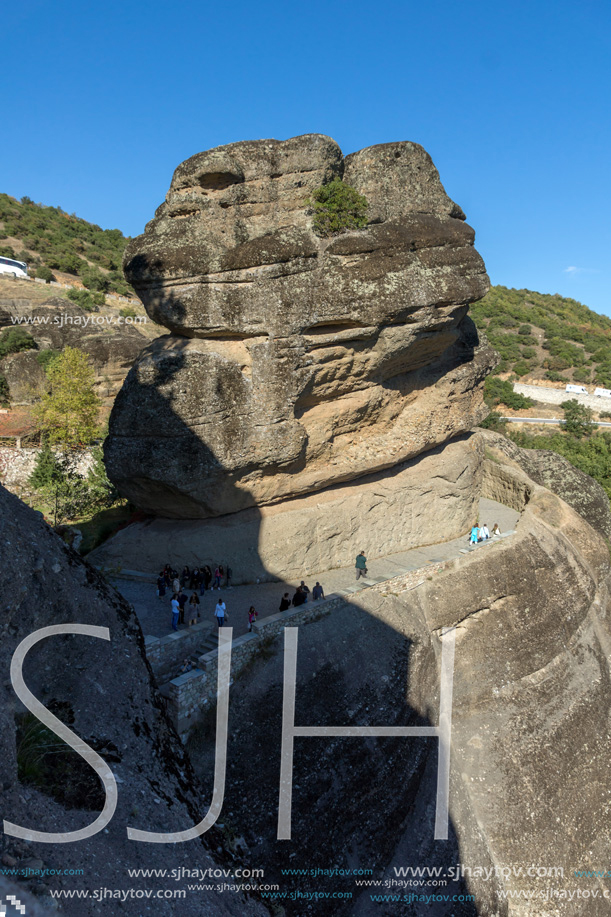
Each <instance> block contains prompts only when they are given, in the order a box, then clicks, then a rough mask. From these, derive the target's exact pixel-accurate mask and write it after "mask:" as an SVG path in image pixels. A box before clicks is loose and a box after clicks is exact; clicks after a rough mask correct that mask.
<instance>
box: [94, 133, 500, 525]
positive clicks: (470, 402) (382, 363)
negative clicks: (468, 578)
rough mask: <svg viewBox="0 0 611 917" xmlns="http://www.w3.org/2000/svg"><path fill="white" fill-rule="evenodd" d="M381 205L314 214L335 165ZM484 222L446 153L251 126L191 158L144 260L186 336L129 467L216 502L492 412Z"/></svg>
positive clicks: (148, 396) (416, 447) (284, 490)
mask: <svg viewBox="0 0 611 917" xmlns="http://www.w3.org/2000/svg"><path fill="white" fill-rule="evenodd" d="M337 177H343V179H344V181H345V182H346V183H347V184H349V185H351V186H353V187H354V188H356V189H357V190H358V191H359V192H361V193H363V194H364V195H365V196H366V198H367V200H368V202H369V210H368V217H369V224H368V225H367V226H366V227H365V228H364V229H361V230H354V231H350V232H345V233H343V234H341V235H338V236H336V237H334V238H326V239H323V238H320V237H319V236H318V235H317V234H316V233H315V232H314V230H313V225H312V212H311V209H310V208H309V207H308V203H307V201H308V198H309V196H310V195H311V194H312V192H313V191H314V190H315V189H316V188H318V187H319V186H321V185H322V184H324V183H327V182H328V181H329V180H331V179H333V178H337ZM473 238H474V234H473V230H472V229H471V228H470V227H469V226H467V224H466V223H465V222H464V214H463V213H462V211H461V210H460V208H459V207H458V206H457V205H456V204H454V203H453V202H452V201H451V200H450V198H449V197H448V196H447V195H446V193H445V191H444V189H443V186H442V185H441V182H440V181H439V176H438V174H437V171H436V169H435V167H434V165H433V163H432V162H431V159H430V157H429V156H428V154H427V153H426V152H425V151H424V150H423V149H422V148H421V147H420V146H418V145H417V144H413V143H407V142H406V143H391V144H384V145H381V146H377V147H371V148H369V149H366V150H361V151H360V152H358V153H355V154H353V155H351V156H348V157H346V158H345V159H344V158H343V157H342V153H341V151H340V149H339V147H338V146H337V144H336V143H335V142H334V141H333V140H331V139H330V138H329V137H325V136H322V135H318V134H309V135H305V136H302V137H295V138H293V139H291V140H287V141H284V142H279V141H275V140H261V141H253V142H244V143H235V144H231V145H229V146H224V147H218V148H217V149H213V150H209V151H208V152H205V153H200V154H198V155H196V156H193V157H192V158H191V159H188V160H187V161H186V162H184V163H182V164H181V165H180V166H179V167H178V168H177V169H176V172H175V173H174V177H173V179H172V183H171V186H170V190H169V193H168V195H167V198H166V202H165V203H163V204H162V205H161V206H160V207H159V209H158V210H157V212H156V215H155V218H154V219H153V220H152V221H151V222H150V223H149V224H148V225H147V227H146V230H145V233H144V235H142V236H139V237H138V238H137V239H135V240H133V241H132V242H131V243H130V245H129V246H128V249H127V251H126V254H125V262H124V267H125V273H126V276H127V278H128V279H129V281H130V282H131V283H132V284H133V286H134V288H135V289H136V290H137V292H138V295H139V296H140V298H141V299H142V301H143V303H144V305H145V307H146V309H147V312H148V314H149V315H150V316H151V318H153V319H154V321H156V322H158V323H160V324H162V325H165V326H166V327H167V328H168V329H169V330H170V332H171V334H170V335H168V336H166V337H162V338H159V339H157V341H155V342H154V343H153V344H151V345H150V346H149V347H148V348H147V349H146V350H145V351H144V353H143V354H142V356H141V358H140V360H139V362H138V363H137V365H136V366H135V367H134V368H133V369H132V371H131V372H130V374H129V376H128V378H127V380H126V382H125V385H124V387H123V389H122V391H121V392H120V394H119V396H118V399H117V401H116V404H115V408H114V410H113V414H112V417H111V423H110V437H109V439H108V440H107V445H106V462H107V468H108V473H109V475H110V477H111V478H112V479H113V480H114V481H115V482H116V484H117V485H118V487H119V488H120V490H121V491H122V492H123V493H124V494H125V495H126V496H129V497H130V499H132V500H133V501H134V502H135V503H137V504H138V505H139V506H140V507H142V508H144V509H146V510H149V511H151V512H154V513H156V514H158V515H161V516H167V517H182V518H200V519H202V518H209V517H213V516H218V515H223V514H226V513H233V512H236V511H237V510H241V509H244V508H246V507H249V506H254V505H257V506H262V505H265V504H270V503H274V502H277V501H279V500H283V499H286V498H292V497H296V496H299V495H303V494H311V493H312V492H317V491H320V490H321V489H323V488H325V487H328V486H329V485H331V484H338V483H340V482H347V481H354V480H355V479H359V478H361V477H362V476H364V475H369V474H371V473H372V472H379V471H382V470H383V469H388V468H392V467H394V466H398V465H400V464H401V463H404V462H405V461H406V460H408V459H410V458H412V457H414V456H416V455H419V454H420V453H422V452H424V451H426V450H429V449H432V448H434V447H435V446H437V445H439V444H442V443H445V442H447V441H448V440H449V439H451V438H452V437H453V436H456V435H457V434H459V433H462V432H464V431H466V430H469V429H471V428H472V427H473V426H474V425H475V424H476V423H477V422H478V421H479V420H480V419H481V418H482V417H483V416H484V414H485V408H484V406H483V404H482V400H481V385H480V383H481V382H482V381H483V378H484V376H485V375H486V372H487V371H488V369H489V367H490V365H491V362H492V359H493V357H492V355H491V352H490V351H489V349H488V348H486V347H481V346H479V342H478V338H477V333H476V332H475V329H474V326H473V324H472V322H471V321H470V319H469V318H468V316H467V308H468V304H469V303H470V302H473V301H475V300H477V299H480V298H481V297H482V296H483V294H484V293H485V292H486V290H487V288H488V278H487V275H486V273H485V268H484V264H483V262H482V260H481V258H480V256H479V255H478V254H477V252H476V251H475V249H474V248H473Z"/></svg>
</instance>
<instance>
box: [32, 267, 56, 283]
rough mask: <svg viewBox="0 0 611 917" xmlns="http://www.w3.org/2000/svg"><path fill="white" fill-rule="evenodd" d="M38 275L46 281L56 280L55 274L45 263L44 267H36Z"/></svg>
mask: <svg viewBox="0 0 611 917" xmlns="http://www.w3.org/2000/svg"><path fill="white" fill-rule="evenodd" d="M36 276H37V277H40V278H41V280H44V281H46V283H50V282H51V281H52V280H55V274H54V273H53V271H52V270H51V268H50V267H47V266H46V264H43V266H42V267H37V268H36Z"/></svg>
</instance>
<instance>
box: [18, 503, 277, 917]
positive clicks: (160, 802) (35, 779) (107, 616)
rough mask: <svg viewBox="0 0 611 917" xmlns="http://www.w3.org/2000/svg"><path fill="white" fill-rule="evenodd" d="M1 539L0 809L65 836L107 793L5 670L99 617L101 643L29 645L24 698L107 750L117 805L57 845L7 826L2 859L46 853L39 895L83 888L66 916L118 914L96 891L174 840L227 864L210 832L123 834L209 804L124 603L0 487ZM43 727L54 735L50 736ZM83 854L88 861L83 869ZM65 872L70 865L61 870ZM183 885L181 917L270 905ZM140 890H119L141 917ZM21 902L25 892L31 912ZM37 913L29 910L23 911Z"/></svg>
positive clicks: (142, 883) (126, 906)
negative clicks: (34, 712) (150, 836)
mask: <svg viewBox="0 0 611 917" xmlns="http://www.w3.org/2000/svg"><path fill="white" fill-rule="evenodd" d="M0 545H1V551H2V564H1V565H0V595H2V616H1V620H0V673H1V679H0V680H1V688H0V691H1V692H2V700H1V702H0V761H1V762H2V764H1V767H0V811H1V812H2V813H3V817H4V818H5V819H7V820H9V821H11V822H13V823H14V824H16V825H19V826H23V827H24V828H26V829H28V828H29V829H34V830H37V831H45V832H59V833H65V832H69V831H75V830H77V829H78V828H84V827H85V826H87V825H89V824H91V823H92V822H93V821H95V819H96V817H97V816H98V814H99V812H100V811H101V808H102V805H103V803H104V797H105V794H104V791H103V789H102V785H101V783H100V781H99V778H98V777H97V775H96V774H95V772H94V771H93V770H92V769H91V767H90V766H89V765H88V764H85V762H84V761H82V759H81V758H79V757H78V755H77V754H76V753H75V752H72V751H70V750H65V751H62V750H61V743H60V742H59V740H57V739H56V738H55V737H50V736H49V734H48V733H47V734H45V733H44V732H42V733H41V732H40V725H35V724H36V722H37V721H35V720H34V721H33V717H32V716H31V715H30V714H28V713H27V712H26V710H25V708H24V707H23V706H22V704H21V703H20V701H19V700H18V698H17V696H16V693H15V691H14V689H13V684H12V682H11V680H10V678H9V674H10V666H11V660H12V658H13V655H14V653H15V650H16V648H17V646H18V645H19V644H20V643H21V641H22V640H24V639H25V638H26V637H28V636H30V635H31V634H33V633H34V632H35V631H38V630H39V629H41V628H44V627H47V626H49V625H61V624H70V625H73V624H74V623H75V622H76V623H77V624H84V625H90V626H96V627H102V628H108V631H109V639H108V640H105V639H100V638H97V637H93V636H88V635H75V636H72V635H53V636H49V637H47V638H45V639H43V640H42V641H40V642H39V643H37V644H36V645H35V646H33V647H32V648H31V649H30V650H29V652H28V653H27V655H26V657H25V662H24V667H23V675H24V679H25V683H26V685H27V687H28V689H29V690H30V691H31V692H32V693H33V694H34V696H35V697H36V698H38V699H39V700H40V701H41V702H42V703H43V704H44V705H45V706H46V707H47V708H48V709H50V710H51V711H52V712H54V714H55V715H56V716H57V717H58V718H59V719H60V720H61V721H62V722H64V723H65V724H66V725H68V726H69V727H70V728H71V729H72V731H73V732H74V733H76V734H77V735H78V736H79V737H80V738H82V739H83V740H84V741H85V742H86V743H87V744H88V745H89V746H90V747H92V748H93V749H94V750H95V751H97V753H98V754H99V755H100V756H102V757H103V758H104V760H105V761H106V762H107V764H108V765H109V767H110V768H111V770H112V771H113V774H114V775H115V778H116V780H117V784H118V803H117V809H116V812H115V814H114V816H113V818H112V820H111V822H110V823H109V824H108V826H107V828H105V829H104V830H101V831H99V833H97V834H94V835H93V836H92V837H89V838H86V839H84V840H81V841H73V842H71V843H58V844H52V843H45V842H34V841H31V840H27V839H21V838H16V837H14V836H10V835H8V834H6V833H4V834H3V835H2V838H3V842H2V852H3V857H5V860H4V865H6V864H7V863H9V864H10V863H13V862H15V861H16V865H17V866H18V867H19V866H25V865H27V864H28V862H29V864H30V866H31V865H32V858H34V859H38V860H40V861H42V862H41V863H40V865H39V867H37V868H40V867H41V866H42V864H43V863H44V866H45V868H47V870H48V872H47V873H46V874H45V877H44V880H43V883H42V887H40V888H37V889H36V892H37V894H41V895H42V897H43V898H46V899H47V900H48V889H49V888H50V889H53V890H58V889H60V888H63V889H66V890H71V891H73V892H74V891H76V892H77V893H79V894H82V895H83V898H82V899H81V898H79V899H78V901H77V903H75V902H74V901H73V902H71V903H70V902H69V901H66V902H65V908H66V913H68V914H73V915H74V917H93V915H97V914H99V913H101V912H102V911H103V912H104V913H105V914H106V913H108V914H114V913H117V910H116V908H117V902H116V901H108V902H106V901H96V900H95V899H94V897H93V894H92V891H93V890H94V889H97V888H101V887H102V888H103V887H106V888H108V889H117V888H122V887H124V886H125V882H126V869H127V867H128V866H129V867H134V868H135V869H138V868H145V869H147V868H148V869H150V868H153V869H155V868H159V869H160V870H163V869H165V868H166V867H167V866H168V850H169V849H170V848H173V853H172V855H173V856H174V857H178V858H179V859H178V861H180V858H181V856H182V855H186V853H185V851H186V850H187V849H188V851H189V854H188V855H189V856H190V857H191V858H192V859H194V861H195V862H196V863H197V864H198V865H201V866H204V865H205V866H209V867H211V868H214V867H215V866H216V864H217V861H216V860H215V859H213V857H212V856H211V854H210V844H211V843H214V847H215V849H216V848H218V851H220V853H219V854H218V858H219V859H220V860H221V861H222V862H223V865H224V866H227V865H228V864H229V863H231V861H232V856H233V855H232V854H231V852H230V851H229V850H228V849H227V847H226V843H225V841H224V838H223V835H222V833H221V832H220V831H219V830H218V829H214V828H213V829H212V834H206V835H204V836H203V837H202V838H201V839H196V840H193V841H191V842H190V843H189V844H188V847H187V845H185V847H184V848H181V846H180V844H177V845H172V844H169V845H168V844H155V843H140V842H135V841H133V840H130V839H128V836H127V827H128V825H129V826H131V827H133V828H139V829H141V830H145V831H164V832H177V831H182V830H184V829H187V828H190V827H192V826H193V825H195V824H197V823H198V822H199V821H200V820H201V818H202V817H203V816H204V815H205V813H206V811H207V809H208V806H209V798H208V797H206V795H205V794H204V793H203V792H202V790H201V788H200V786H199V784H198V781H197V780H196V779H195V777H194V774H193V771H192V769H191V766H190V763H189V760H188V758H187V757H186V755H185V752H184V748H183V746H182V744H181V742H180V740H179V738H178V736H177V735H176V733H175V731H174V729H173V727H172V725H171V724H170V722H169V720H168V719H167V716H166V714H165V710H164V702H163V700H162V699H161V697H160V696H159V694H158V693H157V690H156V687H155V684H154V681H153V677H152V674H151V670H150V667H149V665H148V663H147V661H146V658H145V654H144V639H143V636H142V631H141V629H140V625H139V623H138V620H137V618H136V616H135V614H134V611H133V609H132V607H131V606H130V605H128V603H127V602H126V601H125V600H124V599H123V598H122V597H121V596H120V595H119V594H118V593H117V592H115V590H114V589H112V588H111V587H109V585H108V584H107V583H106V581H105V580H104V579H103V578H102V577H101V576H100V575H99V574H98V573H97V572H96V571H95V570H93V569H92V568H91V567H89V566H88V565H87V564H86V563H84V562H83V561H82V560H81V558H80V557H79V556H78V555H77V554H76V553H75V552H74V551H73V550H72V549H71V548H69V547H68V546H67V545H66V544H64V542H63V541H62V540H61V539H60V538H59V536H58V535H56V534H55V533H54V532H53V531H52V530H51V529H50V528H49V526H47V525H46V523H45V522H44V521H43V519H42V515H41V514H40V513H37V512H34V510H32V509H30V508H29V507H27V506H25V505H24V504H23V503H22V502H21V501H20V500H18V499H17V497H15V496H14V495H12V494H10V493H9V492H8V491H6V490H5V489H4V488H3V487H1V486H0ZM49 738H53V739H54V741H53V742H51V743H49ZM49 748H52V751H53V754H54V756H55V760H57V761H58V762H59V764H58V767H57V768H56V769H55V771H53V770H52V771H51V773H52V774H54V776H52V777H51V778H49V775H48V773H47V772H45V770H44V769H42V767H41V761H43V759H44V758H45V755H46V753H47V751H48V749H49ZM47 757H48V755H47ZM181 850H182V851H183V853H182V854H181V853H180V852H179V851H181ZM216 856H217V854H215V857H216ZM83 864H86V869H85V872H84V874H83V875H79V874H78V873H79V872H82V867H83ZM71 870H76V872H77V874H75V875H72V874H70V872H69V871H71ZM22 881H23V880H22ZM186 881H189V880H188V879H187V880H186ZM20 884H21V883H20ZM39 884H40V883H39ZM161 885H162V886H163V883H161ZM129 886H130V887H133V888H134V889H137V890H138V892H140V891H141V890H142V889H146V888H151V887H154V886H152V885H151V879H146V878H139V877H134V878H130V879H129ZM170 886H171V887H173V888H180V887H182V883H179V882H177V881H175V880H174V879H172V882H171V883H167V885H166V887H170ZM45 887H46V892H45ZM185 891H186V897H185V898H184V899H181V901H180V914H181V915H185V917H199V915H201V914H202V913H206V914H209V915H211V917H221V915H223V917H225V915H231V914H240V915H243V914H248V915H251V917H255V915H260V914H261V915H262V914H264V913H265V914H267V910H266V909H265V908H263V907H262V906H260V905H259V904H257V903H256V902H252V901H249V900H248V899H247V898H246V897H244V896H243V895H239V896H237V897H236V896H235V895H231V896H229V895H220V894H217V893H215V892H213V891H212V892H209V893H206V892H205V891H199V892H198V893H197V894H189V892H188V891H187V890H186V889H185ZM2 893H3V888H2V885H0V895H2ZM87 894H89V895H90V897H89V898H87V897H86V896H87ZM141 897H142V895H139V896H138V895H136V894H134V895H133V896H129V897H128V898H127V899H126V900H125V901H122V902H121V907H120V909H119V912H120V913H122V914H126V915H132V917H139V915H141V914H142V912H143V907H142V901H141V900H140V898H141ZM28 901H29V898H27V897H24V903H26V905H27V913H28V914H29V913H30V909H29V904H28V903H27V902H28ZM55 903H56V902H55ZM175 908H176V903H175V901H173V900H159V901H156V903H155V913H156V914H159V915H165V917H170V915H171V914H175V913H176V909H175ZM0 910H1V908H0ZM44 912H45V911H44V910H43V909H42V908H41V910H40V911H38V910H35V909H34V908H32V913H33V914H38V913H44Z"/></svg>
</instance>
